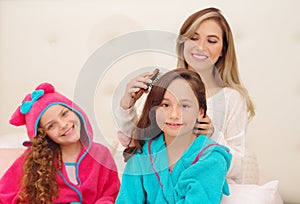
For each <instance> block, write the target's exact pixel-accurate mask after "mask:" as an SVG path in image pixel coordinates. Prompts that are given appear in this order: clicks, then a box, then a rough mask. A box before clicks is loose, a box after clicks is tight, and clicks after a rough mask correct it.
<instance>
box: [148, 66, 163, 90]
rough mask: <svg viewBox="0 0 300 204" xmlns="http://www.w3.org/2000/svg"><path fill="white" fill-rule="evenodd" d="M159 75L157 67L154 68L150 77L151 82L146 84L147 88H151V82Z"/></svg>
mask: <svg viewBox="0 0 300 204" xmlns="http://www.w3.org/2000/svg"><path fill="white" fill-rule="evenodd" d="M160 76H161V73H160V72H159V69H155V70H154V71H153V74H152V76H151V77H150V79H151V80H152V83H149V84H147V86H148V89H149V88H152V86H153V84H154V83H155V82H156V81H157V80H158V79H159V77H160Z"/></svg>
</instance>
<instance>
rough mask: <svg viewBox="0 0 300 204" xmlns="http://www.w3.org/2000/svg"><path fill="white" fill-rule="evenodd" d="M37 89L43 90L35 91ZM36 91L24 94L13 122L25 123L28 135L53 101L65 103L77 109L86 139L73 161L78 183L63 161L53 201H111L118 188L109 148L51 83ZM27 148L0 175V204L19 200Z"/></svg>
mask: <svg viewBox="0 0 300 204" xmlns="http://www.w3.org/2000/svg"><path fill="white" fill-rule="evenodd" d="M40 90H41V92H42V93H36V91H40ZM36 91H35V92H34V93H32V94H31V95H30V94H29V95H27V96H26V97H25V99H24V100H23V104H25V105H23V104H22V105H21V106H20V107H18V109H17V110H16V111H15V113H14V114H13V116H12V118H11V120H10V123H11V124H13V125H16V126H20V125H26V128H27V133H28V136H29V139H32V138H33V137H34V136H35V135H36V131H37V124H38V121H39V119H40V118H41V116H42V115H43V113H44V112H45V111H46V110H47V109H48V108H49V107H51V106H52V105H57V104H59V105H63V106H65V107H68V108H69V109H71V110H72V111H74V112H75V113H77V115H78V116H79V118H80V119H81V122H82V123H83V127H84V129H85V132H86V133H87V134H86V135H87V142H86V144H85V145H84V146H83V148H82V151H81V153H80V154H79V156H78V158H77V161H76V178H77V184H73V183H72V182H71V181H70V180H69V178H68V175H67V172H66V168H65V165H62V170H61V171H59V170H58V172H57V177H56V181H57V183H58V186H59V196H58V198H57V199H56V200H55V201H54V203H86V204H97V203H101V204H106V203H114V202H115V199H116V197H117V195H118V192H119V188H120V181H119V177H118V172H117V167H116V164H115V162H114V160H113V157H112V155H111V153H110V151H109V150H108V148H106V147H105V146H103V145H101V144H99V143H95V142H93V141H92V140H93V131H92V127H91V125H90V122H89V120H88V118H87V116H86V114H85V113H84V112H83V110H82V109H81V108H80V107H78V106H77V105H76V104H74V103H73V102H72V101H70V100H69V99H67V98H66V97H64V96H63V95H61V94H59V93H58V92H55V90H54V87H53V86H52V85H51V84H48V83H43V84H40V85H39V86H38V87H37V88H36ZM36 95H39V96H36ZM26 102H27V104H26ZM28 109H29V111H28ZM24 110H25V111H24ZM22 112H27V113H25V114H24V113H22ZM28 151H30V149H27V150H26V151H25V152H24V153H23V154H22V155H21V156H20V157H19V158H18V159H16V161H15V162H14V163H13V164H12V166H11V167H10V168H9V169H8V170H7V171H6V173H5V174H4V175H3V177H2V178H1V180H0V203H1V204H14V203H18V202H19V198H18V194H19V192H20V187H21V183H20V182H21V180H22V176H23V165H24V162H25V157H26V155H27V153H28Z"/></svg>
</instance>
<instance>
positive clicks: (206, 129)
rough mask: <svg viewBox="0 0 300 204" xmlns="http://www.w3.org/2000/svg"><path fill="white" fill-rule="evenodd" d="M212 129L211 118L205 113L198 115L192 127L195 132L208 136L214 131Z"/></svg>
mask: <svg viewBox="0 0 300 204" xmlns="http://www.w3.org/2000/svg"><path fill="white" fill-rule="evenodd" d="M214 130H215V129H214V126H213V124H212V123H211V120H210V118H209V117H208V115H206V116H205V117H203V116H199V118H198V119H197V122H196V124H195V127H194V133H195V134H197V135H206V136H208V137H211V136H212V135H213V133H214Z"/></svg>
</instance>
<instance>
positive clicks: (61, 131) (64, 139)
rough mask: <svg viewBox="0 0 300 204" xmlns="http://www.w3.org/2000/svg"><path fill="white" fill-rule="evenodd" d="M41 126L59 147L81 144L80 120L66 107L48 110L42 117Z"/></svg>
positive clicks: (55, 107)
mask: <svg viewBox="0 0 300 204" xmlns="http://www.w3.org/2000/svg"><path fill="white" fill-rule="evenodd" d="M39 126H40V127H41V128H43V129H44V130H45V132H46V134H47V135H48V137H49V138H50V139H52V140H53V141H54V142H56V143H58V144H59V145H62V146H67V145H70V144H75V143H77V142H80V119H79V117H78V116H77V114H75V113H74V112H73V111H71V110H70V109H69V108H67V107H65V106H62V105H54V106H51V107H50V108H48V109H47V110H46V111H45V113H44V114H43V116H42V117H41V119H40V124H39Z"/></svg>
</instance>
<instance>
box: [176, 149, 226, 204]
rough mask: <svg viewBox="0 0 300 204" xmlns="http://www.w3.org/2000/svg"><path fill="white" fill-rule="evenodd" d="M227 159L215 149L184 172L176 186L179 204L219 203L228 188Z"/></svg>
mask: <svg viewBox="0 0 300 204" xmlns="http://www.w3.org/2000/svg"><path fill="white" fill-rule="evenodd" d="M227 167H228V165H227V161H226V159H225V158H224V156H223V155H222V154H221V153H219V152H217V151H213V152H211V153H210V154H209V155H208V156H206V157H204V158H203V159H200V160H198V161H197V162H196V163H195V164H193V165H191V166H190V167H188V168H187V169H185V170H184V172H182V174H181V175H180V177H179V179H178V182H177V184H176V186H175V193H176V194H177V196H176V197H177V199H178V200H177V201H176V203H178V204H183V203H185V204H187V203H193V204H194V203H199V204H201V203H203V204H219V203H220V201H221V199H222V195H223V188H224V187H225V188H227V181H226V173H227V170H228V169H227Z"/></svg>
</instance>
